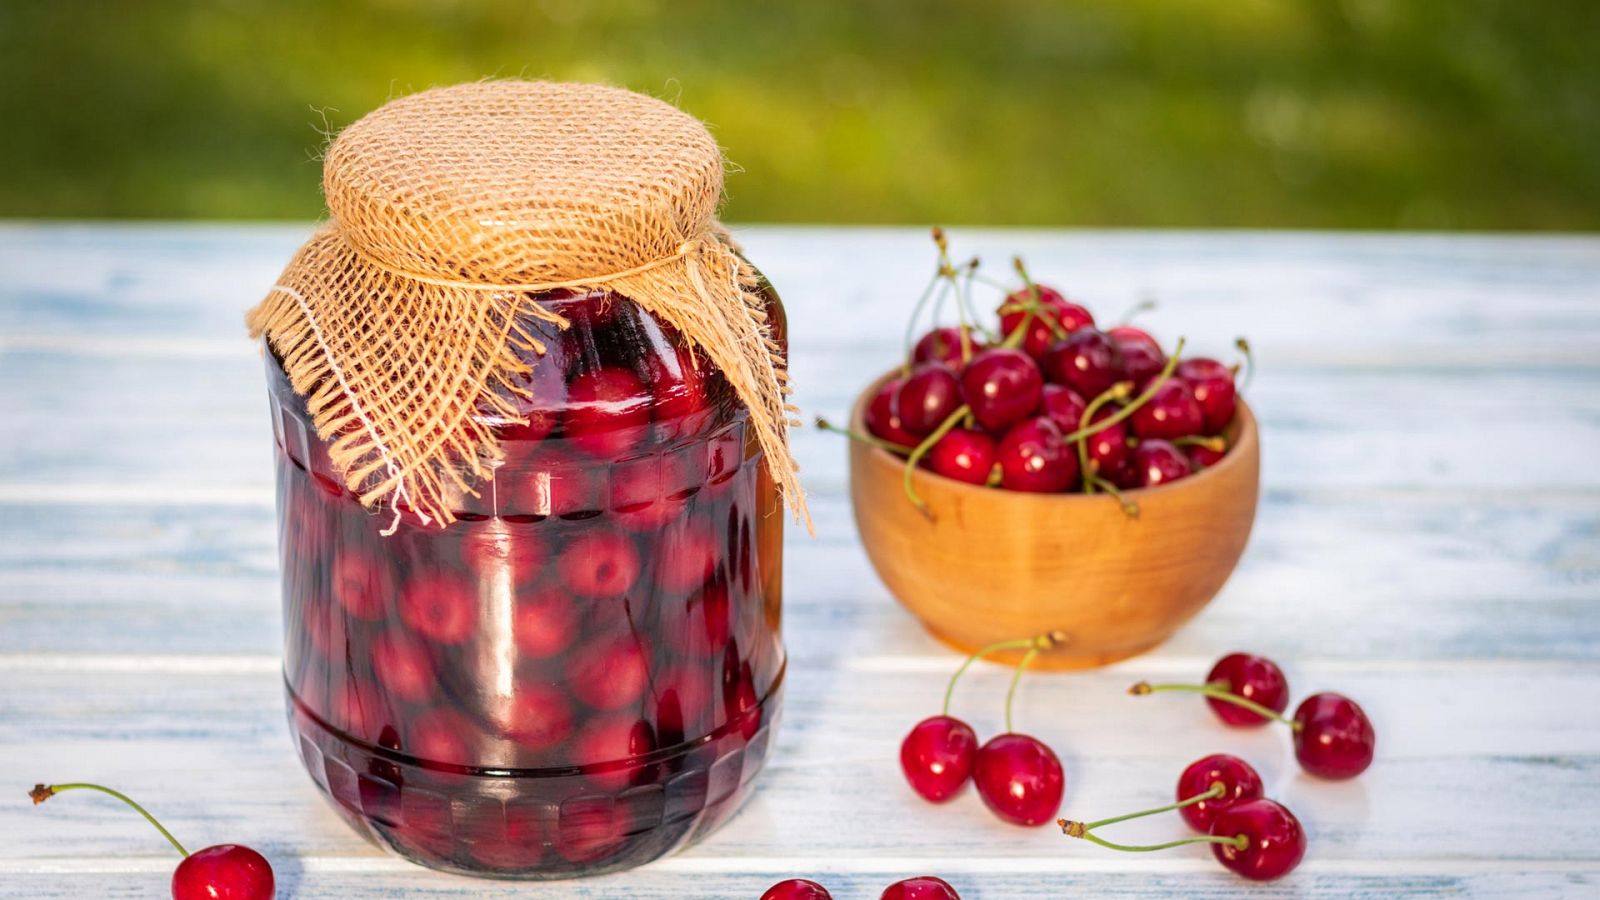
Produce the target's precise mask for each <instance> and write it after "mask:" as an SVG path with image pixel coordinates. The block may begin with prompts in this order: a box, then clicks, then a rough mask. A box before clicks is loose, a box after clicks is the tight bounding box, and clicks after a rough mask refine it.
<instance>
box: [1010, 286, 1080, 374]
mask: <svg viewBox="0 0 1600 900" xmlns="http://www.w3.org/2000/svg"><path fill="white" fill-rule="evenodd" d="M1034 287H1036V288H1037V289H1038V291H1039V305H1040V306H1041V307H1042V309H1040V310H1038V311H1036V312H1035V313H1034V315H1033V318H1032V319H1031V320H1030V321H1029V323H1028V332H1027V334H1026V335H1025V336H1024V337H1023V339H1022V350H1023V352H1024V353H1026V354H1028V355H1029V356H1031V357H1033V358H1034V359H1043V358H1044V354H1045V351H1047V350H1049V349H1050V345H1051V344H1054V343H1055V342H1056V341H1057V340H1059V339H1060V338H1061V336H1062V335H1070V334H1072V333H1073V332H1074V331H1077V330H1078V329H1080V328H1087V327H1090V326H1092V325H1094V316H1092V315H1090V314H1089V311H1088V310H1087V309H1084V308H1083V307H1081V306H1079V305H1078V304H1076V303H1073V302H1072V301H1070V300H1068V299H1067V298H1066V297H1063V296H1061V292H1060V291H1058V290H1056V289H1055V288H1052V287H1046V286H1045V285H1042V284H1038V285H1034ZM1031 299H1032V294H1031V293H1030V292H1029V291H1028V289H1027V288H1023V289H1022V290H1020V291H1016V292H1014V293H1012V294H1011V295H1010V296H1009V297H1007V298H1006V299H1005V300H1004V301H1003V302H1002V303H1001V304H1000V333H1001V334H1003V335H1010V334H1011V332H1013V331H1015V330H1016V328H1017V326H1018V325H1021V324H1022V320H1023V318H1024V317H1026V316H1027V310H1026V309H1025V308H1023V307H1025V306H1026V305H1027V304H1028V302H1029V301H1030V300H1031Z"/></svg>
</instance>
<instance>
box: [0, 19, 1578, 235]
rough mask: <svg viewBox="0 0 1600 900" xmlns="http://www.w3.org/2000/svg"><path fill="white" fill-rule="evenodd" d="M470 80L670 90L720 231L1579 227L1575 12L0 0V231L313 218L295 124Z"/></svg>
mask: <svg viewBox="0 0 1600 900" xmlns="http://www.w3.org/2000/svg"><path fill="white" fill-rule="evenodd" d="M489 75H499V76H517V75H526V76H531V77H551V78H560V79H586V80H599V81H606V82H610V83H614V84H620V85H625V86H627V87H631V88H634V89H636V90H640V91H645V92H647V93H651V94H655V95H657V96H661V97H665V98H667V99H670V100H673V101H674V102H676V103H678V104H679V105H680V106H681V107H682V108H684V109H686V110H688V111H690V112H692V113H694V114H695V115H697V116H700V117H701V118H703V119H704V120H706V121H707V122H708V123H710V124H711V126H712V127H713V129H714V130H715V133H716V134H717V136H718V138H719V139H720V140H721V141H722V143H723V145H724V147H725V148H726V150H727V153H728V156H729V158H730V159H732V160H733V161H734V162H735V163H737V164H738V165H739V166H740V167H741V168H742V169H743V171H742V172H739V173H737V174H735V175H734V176H733V177H732V178H731V180H730V182H729V195H730V199H729V208H728V212H727V217H728V218H729V219H732V220H736V221H742V222H751V221H796V222H918V223H925V222H932V221H938V222H945V223H952V224H956V223H987V224H1027V225H1097V226H1262V227H1359V228H1442V229H1451V228H1468V229H1593V228H1595V227H1596V226H1597V225H1600V3H1595V2H1591V0H1567V2H1558V0H1543V2H1542V0H1524V2H1514V0H1340V2H1334V0H1077V2H1055V3H1049V2H1031V0H986V2H973V0H965V2H923V3H914V2H904V3H891V2H874V0H857V2H839V3H835V2H823V0H817V2H810V3H783V4H778V3H760V2H755V0H746V2H733V0H727V2H670V3H669V2H664V0H629V2H620V3H599V2H596V3H586V2H583V0H565V2H563V0H540V2H532V0H501V2H466V0H379V2H367V3H344V2H332V0H320V2H318V0H285V2H276V3H269V2H253V0H211V2H199V0H195V2H177V0H173V2H142V0H103V2H91V0H7V2H0V123H3V124H0V173H4V174H3V175H0V184H3V189H0V215H5V216H64V217H65V216H73V217H77V216H90V217H98V216H110V217H180V218H181V217H229V218H275V217H293V218H310V217H314V216H317V215H319V214H320V212H321V209H322V204H321V200H320V197H319V193H318V177H319V170H318V165H317V163H316V162H315V160H314V156H315V154H316V152H317V150H318V147H319V146H320V144H321V142H322V136H321V135H320V134H319V131H318V129H321V128H323V127H324V117H325V121H326V125H327V126H328V127H331V128H334V129H337V128H339V127H341V126H343V125H345V124H348V123H349V122H351V121H353V120H354V119H355V118H357V117H359V116H360V115H361V114H362V113H364V112H366V111H367V110H370V109H372V108H373V107H374V106H376V105H378V104H380V103H382V102H383V101H384V100H385V99H386V98H387V97H389V96H392V95H395V94H399V93H404V92H408V91H412V90H417V89H421V88H424V87H428V86H431V85H436V84H444V83H451V82H456V81H462V80H470V79H476V78H481V77H484V76H489Z"/></svg>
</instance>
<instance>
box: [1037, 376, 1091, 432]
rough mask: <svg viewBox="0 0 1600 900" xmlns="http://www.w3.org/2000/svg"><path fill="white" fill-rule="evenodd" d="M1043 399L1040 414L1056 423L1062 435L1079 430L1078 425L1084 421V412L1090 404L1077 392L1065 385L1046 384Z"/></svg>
mask: <svg viewBox="0 0 1600 900" xmlns="http://www.w3.org/2000/svg"><path fill="white" fill-rule="evenodd" d="M1041 398H1042V399H1041V400H1040V404H1039V406H1040V412H1042V413H1044V414H1045V415H1046V416H1048V417H1049V418H1050V420H1051V421H1053V422H1055V423H1056V427H1058V428H1060V429H1061V432H1062V434H1071V433H1072V432H1074V431H1077V430H1078V423H1079V422H1082V421H1083V411H1084V409H1085V408H1086V407H1087V406H1088V404H1086V403H1085V402H1084V400H1083V397H1082V396H1080V395H1079V394H1078V392H1077V391H1075V390H1073V389H1072V388H1069V387H1066V386H1064V385H1059V384H1053V383H1052V384H1046V385H1045V386H1044V391H1043V393H1042V394H1041Z"/></svg>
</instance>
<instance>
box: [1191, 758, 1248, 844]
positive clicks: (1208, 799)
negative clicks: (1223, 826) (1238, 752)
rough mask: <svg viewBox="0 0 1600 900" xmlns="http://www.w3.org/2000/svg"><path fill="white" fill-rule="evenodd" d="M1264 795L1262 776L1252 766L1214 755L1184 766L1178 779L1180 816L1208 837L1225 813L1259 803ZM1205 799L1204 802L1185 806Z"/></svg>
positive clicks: (1236, 759) (1240, 760)
mask: <svg viewBox="0 0 1600 900" xmlns="http://www.w3.org/2000/svg"><path fill="white" fill-rule="evenodd" d="M1219 786H1220V788H1221V790H1220V792H1219V791H1218V787H1219ZM1263 793H1264V788H1263V787H1262V784H1261V775H1260V773H1258V772H1257V771H1256V770H1255V768H1254V767H1253V766H1251V765H1250V764H1249V763H1247V762H1245V761H1244V760H1242V759H1240V758H1239V757H1237V756H1230V755H1228V754H1226V753H1213V754H1211V755H1210V756H1203V757H1201V758H1200V759H1197V760H1195V761H1194V762H1192V763H1190V764H1189V765H1187V766H1185V767H1184V770H1183V774H1181V775H1179V776H1178V790H1177V799H1178V802H1179V807H1178V814H1179V815H1181V816H1183V820H1184V821H1185V822H1187V823H1189V827H1190V828H1193V829H1194V830H1195V831H1198V832H1201V833H1207V832H1210V830H1211V825H1212V823H1214V822H1215V821H1216V818H1217V816H1218V814H1220V813H1221V812H1222V811H1223V810H1225V809H1227V808H1228V807H1230V806H1234V805H1236V804H1239V803H1244V802H1246V801H1249V800H1257V799H1260V798H1261V797H1262V795H1263ZM1202 795H1205V799H1202V800H1199V801H1195V802H1188V803H1186V802H1185V801H1189V800H1190V799H1191V798H1193V797H1199V796H1202Z"/></svg>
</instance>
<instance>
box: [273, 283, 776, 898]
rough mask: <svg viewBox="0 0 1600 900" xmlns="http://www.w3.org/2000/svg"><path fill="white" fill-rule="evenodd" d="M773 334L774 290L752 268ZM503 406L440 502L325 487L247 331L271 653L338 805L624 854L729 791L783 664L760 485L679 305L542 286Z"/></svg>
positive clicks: (318, 773) (466, 836)
mask: <svg viewBox="0 0 1600 900" xmlns="http://www.w3.org/2000/svg"><path fill="white" fill-rule="evenodd" d="M766 296H767V298H768V311H769V318H770V321H771V322H772V324H773V328H774V333H775V335H776V336H777V337H778V339H779V341H780V343H782V341H783V331H784V326H783V311H782V307H781V305H780V304H779V303H778V301H777V298H776V296H775V295H774V294H773V293H772V292H771V291H770V288H767V289H766ZM542 303H543V305H544V306H545V308H547V309H549V310H551V311H554V312H557V313H560V314H562V315H564V316H567V317H568V318H569V319H571V321H572V325H571V327H570V328H569V329H567V330H565V331H561V330H558V329H556V328H555V327H553V326H551V325H549V324H547V323H544V322H542V321H538V320H535V319H532V318H529V319H528V320H527V321H525V322H523V323H522V324H523V325H524V326H525V327H526V328H527V329H528V330H529V331H530V332H532V333H534V334H535V335H536V336H538V337H539V338H540V339H541V340H542V341H544V342H545V344H546V345H547V349H546V352H545V353H544V355H543V356H542V357H537V358H536V357H535V354H533V352H532V351H531V350H530V351H528V358H529V360H530V361H535V360H536V363H537V364H536V365H535V366H534V367H533V370H532V372H531V374H530V375H528V376H526V377H524V378H522V379H521V381H520V382H519V384H518V385H517V387H518V388H520V389H521V391H523V392H526V393H527V394H528V397H527V398H526V399H525V401H523V402H524V407H525V411H526V413H527V416H528V422H527V423H526V424H519V423H513V422H509V421H504V420H494V419H487V418H485V419H482V420H480V421H482V422H483V423H484V424H486V425H489V426H491V427H493V428H495V429H496V430H497V431H498V433H499V435H500V437H501V445H502V447H503V449H504V450H505V458H504V459H503V460H502V461H500V462H499V464H498V465H497V466H496V467H495V474H494V478H493V479H492V481H490V480H484V481H482V482H480V483H478V484H476V486H475V489H476V491H477V496H474V495H473V494H472V493H471V492H469V491H467V490H462V491H460V492H459V496H458V497H456V498H455V499H454V501H453V502H452V504H451V506H452V508H453V511H454V512H455V515H456V517H457V521H456V522H454V523H453V524H451V525H449V526H447V527H444V528H440V527H438V526H437V525H436V524H435V525H424V524H421V523H420V522H418V521H417V519H416V517H415V516H411V515H407V516H404V517H403V520H402V523H401V525H400V527H399V530H398V532H396V533H395V534H393V535H391V536H388V537H385V536H382V535H380V533H379V532H380V531H381V530H383V529H384V528H386V527H387V526H388V525H389V524H390V521H391V519H392V518H393V515H392V513H391V512H390V511H389V510H388V509H387V508H384V509H380V510H368V509H365V508H363V507H362V506H361V504H360V503H359V502H357V500H356V497H355V496H354V495H353V494H352V493H351V492H350V491H348V490H346V489H344V487H343V486H342V479H340V478H339V477H338V475H336V474H335V472H334V470H333V467H332V465H331V463H330V461H329V456H328V444H327V443H326V442H324V441H322V440H319V439H318V438H317V436H316V433H315V431H314V430H313V429H312V427H311V426H310V423H309V417H308V415H307V413H306V408H305V403H304V401H303V399H302V398H301V397H299V396H297V395H296V394H295V393H294V392H293V391H292V390H291V389H290V386H289V383H288V381H287V379H286V378H285V376H284V373H283V370H282V367H281V365H280V361H279V360H277V359H276V358H274V357H273V356H272V354H270V353H269V354H268V360H267V374H268V382H269V394H270V398H271V407H272V416H273V428H274V432H275V434H276V438H277V485H278V521H279V547H280V552H281V556H282V571H283V602H284V624H285V632H284V637H285V640H284V655H285V669H284V672H285V679H286V686H287V690H288V701H289V704H288V705H289V720H290V726H291V731H292V735H293V738H294V741H295V743H296V745H297V747H298V750H299V753H300V757H301V759H302V761H303V762H304V764H305V766H306V768H307V770H308V771H309V772H310V773H311V776H312V778H313V779H314V780H315V781H316V783H317V786H318V787H320V788H321V789H322V791H323V792H324V793H325V794H326V795H327V797H328V798H329V800H330V801H331V803H332V805H333V807H334V808H335V809H336V810H338V812H339V813H340V814H341V815H342V816H343V817H344V818H345V820H346V821H348V822H349V823H350V824H351V825H352V826H353V827H354V828H355V829H356V830H357V831H359V832H361V833H362V834H364V835H366V836H367V837H368V838H370V839H371V840H373V841H375V842H376V843H378V844H380V845H382V846H385V847H388V848H390V849H392V850H393V851H395V852H397V853H399V854H400V855H402V856H404V857H406V858H408V859H411V860H413V861H415V862H418V863H421V864H423V865H425V866H430V867H432V868H437V869H445V870H450V871H456V872H463V873H468V874H474V875H487V876H494V877H508V878H564V877H571V876H576V875H589V874H597V873H601V872H607V871H613V870H617V869H623V868H627V867H631V866H636V865H639V864H641V863H644V862H648V861H650V860H652V859H655V858H657V857H659V856H661V855H663V854H665V853H668V852H671V851H673V850H675V849H678V848H681V847H683V846H686V845H687V844H689V843H692V842H693V841H695V840H696V839H698V838H699V837H701V836H702V835H705V834H707V833H708V832H710V831H711V830H713V829H714V828H716V827H717V826H718V825H719V824H721V823H722V822H724V821H726V820H727V818H728V817H729V816H730V815H732V813H733V812H734V811H735V810H736V809H737V808H738V807H739V805H740V803H741V802H742V801H743V799H744V798H745V796H746V795H747V792H748V791H749V788H750V783H751V779H752V778H753V777H754V775H755V774H756V772H757V771H758V770H759V769H760V768H761V765H762V762H763V760H764V759H765V758H766V755H767V752H768V748H769V746H770V743H771V740H772V734H773V731H774V729H775V726H776V724H777V719H778V713H779V706H780V698H781V689H782V685H783V674H784V665H785V658H784V651H783V646H782V642H781V639H780V633H779V620H780V609H781V602H782V601H781V598H782V587H781V580H782V535H783V511H782V510H781V508H780V507H781V503H782V501H781V499H780V498H779V496H778V491H777V490H776V488H775V486H774V483H773V481H772V479H771V477H770V475H769V474H768V472H767V468H766V465H765V460H764V457H763V455H762V454H761V453H760V451H759V448H758V446H757V444H756V442H755V440H754V438H753V436H752V435H751V434H749V433H747V428H746V424H747V413H746V410H745V407H744V406H743V405H742V404H741V403H740V401H739V399H738V398H737V396H735V394H734V392H733V390H732V389H731V387H730V386H729V384H728V383H727V381H726V380H725V379H724V378H723V376H722V375H721V373H720V372H718V370H717V369H716V368H715V367H714V366H712V365H711V364H710V363H709V361H707V360H706V359H705V358H704V357H703V356H700V355H698V352H697V351H691V350H690V349H689V348H688V346H687V345H686V344H685V342H684V341H683V339H682V338H681V337H679V336H678V334H677V333H676V331H675V330H674V329H673V328H672V327H670V326H669V325H667V324H666V323H664V322H663V321H661V320H660V319H658V318H656V317H654V316H652V315H651V314H649V313H647V312H645V311H644V310H643V309H641V308H640V307H639V306H638V305H637V304H635V303H633V302H631V301H629V300H626V299H624V298H621V297H617V296H614V295H609V294H600V293H596V294H589V295H581V294H574V293H571V292H555V293H552V294H546V295H544V296H543V297H542Z"/></svg>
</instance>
